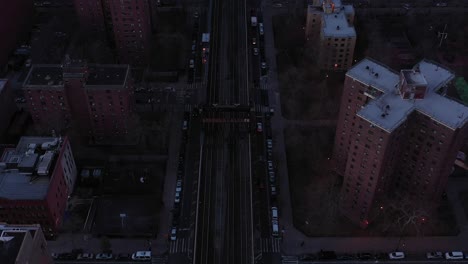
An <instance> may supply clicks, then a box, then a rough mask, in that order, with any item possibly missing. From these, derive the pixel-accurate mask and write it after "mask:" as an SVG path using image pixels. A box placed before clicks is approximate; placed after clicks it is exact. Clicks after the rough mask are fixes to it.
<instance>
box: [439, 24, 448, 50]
mask: <svg viewBox="0 0 468 264" xmlns="http://www.w3.org/2000/svg"><path fill="white" fill-rule="evenodd" d="M445 30H447V24H445V26H444V31H442V32H437V37H438V38H440V42H439V48H440V47H441V46H442V41H444V39H447V36H448V33H447V32H445Z"/></svg>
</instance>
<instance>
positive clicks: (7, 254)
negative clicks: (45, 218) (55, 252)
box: [0, 223, 54, 264]
mask: <svg viewBox="0 0 468 264" xmlns="http://www.w3.org/2000/svg"><path fill="white" fill-rule="evenodd" d="M0 259H1V260H2V264H23V263H34V264H52V263H54V262H53V260H52V257H51V255H50V253H49V251H48V250H47V241H46V240H45V238H44V233H43V232H42V229H41V226H40V225H37V224H34V225H9V224H7V223H0Z"/></svg>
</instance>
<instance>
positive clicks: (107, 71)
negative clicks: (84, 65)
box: [86, 64, 130, 86]
mask: <svg viewBox="0 0 468 264" xmlns="http://www.w3.org/2000/svg"><path fill="white" fill-rule="evenodd" d="M129 70H130V67H129V66H128V65H117V64H112V65H103V64H94V65H93V64H91V65H89V68H88V71H89V75H88V81H87V82H86V85H87V86H88V85H89V86H91V85H92V86H95V85H96V86H98V85H124V84H125V82H126V79H127V76H128V74H129Z"/></svg>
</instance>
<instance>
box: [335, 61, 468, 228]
mask: <svg viewBox="0 0 468 264" xmlns="http://www.w3.org/2000/svg"><path fill="white" fill-rule="evenodd" d="M453 78H454V75H453V74H452V73H451V72H450V71H449V70H447V69H445V68H443V67H441V66H440V65H437V64H435V63H432V62H429V61H426V60H423V61H421V62H419V63H418V64H417V65H416V66H414V68H413V69H409V70H401V71H400V72H395V71H393V70H391V69H389V68H387V67H386V66H384V65H381V64H380V63H378V62H376V61H373V60H370V59H364V60H362V61H361V62H359V63H358V64H356V65H354V66H353V67H352V68H351V69H350V70H349V71H348V72H347V73H346V77H345V83H344V89H343V95H342V99H341V108H340V114H339V118H338V125H337V129H336V136H335V145H334V150H333V152H334V153H333V164H334V169H336V171H337V172H338V173H339V174H341V175H343V176H344V183H343V187H342V190H341V198H340V210H341V212H342V213H343V214H344V215H345V216H346V217H348V218H349V219H351V220H352V221H353V222H354V223H356V224H359V225H360V226H361V227H366V226H367V225H368V224H369V223H371V222H372V220H373V219H374V217H376V215H377V214H379V210H381V209H385V208H387V204H386V202H389V201H390V200H393V201H394V202H398V201H400V202H403V201H405V202H408V201H411V204H412V205H413V206H415V207H418V208H425V209H427V210H428V212H429V213H430V211H431V209H434V207H435V206H436V205H437V204H438V202H439V200H440V199H441V197H442V196H443V193H444V192H445V188H446V185H447V180H448V176H449V174H450V172H451V170H452V165H453V163H454V161H455V158H456V155H457V152H458V150H459V149H460V148H461V146H462V145H463V142H465V141H466V139H467V138H468V107H466V106H464V105H462V104H460V103H458V102H456V101H453V100H451V99H449V98H447V97H444V95H445V92H446V88H447V85H448V84H449V83H450V82H451V80H452V79H453ZM431 207H432V208H431Z"/></svg>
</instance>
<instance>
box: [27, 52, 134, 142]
mask: <svg viewBox="0 0 468 264" xmlns="http://www.w3.org/2000/svg"><path fill="white" fill-rule="evenodd" d="M23 89H24V93H25V96H26V102H27V105H28V107H29V110H30V112H31V114H32V118H33V121H34V123H35V124H36V126H37V127H38V128H39V130H42V131H45V132H50V131H52V130H55V131H57V132H63V131H65V130H67V129H68V128H71V127H74V128H75V129H77V130H79V131H80V133H82V134H83V135H87V136H88V137H89V139H90V140H91V141H99V140H102V139H104V138H119V137H124V136H125V135H126V134H128V133H129V130H130V129H131V128H132V125H131V123H132V117H133V114H134V108H135V104H134V86H133V80H132V78H131V75H130V67H129V66H128V65H101V64H87V63H86V62H83V61H72V60H70V59H66V60H65V62H64V64H63V65H33V66H32V67H31V70H30V72H29V74H28V76H27V77H26V80H25V82H24V84H23Z"/></svg>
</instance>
